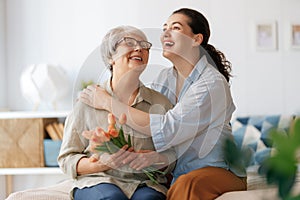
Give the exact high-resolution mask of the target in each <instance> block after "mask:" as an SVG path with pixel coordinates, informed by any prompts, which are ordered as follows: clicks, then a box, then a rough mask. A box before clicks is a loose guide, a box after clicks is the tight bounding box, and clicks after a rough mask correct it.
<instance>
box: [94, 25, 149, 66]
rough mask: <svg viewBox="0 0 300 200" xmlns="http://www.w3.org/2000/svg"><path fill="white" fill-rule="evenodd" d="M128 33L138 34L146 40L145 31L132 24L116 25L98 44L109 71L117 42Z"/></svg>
mask: <svg viewBox="0 0 300 200" xmlns="http://www.w3.org/2000/svg"><path fill="white" fill-rule="evenodd" d="M129 34H134V35H138V36H140V37H142V38H143V40H147V37H146V35H145V33H144V32H143V31H141V30H140V29H138V28H136V27H133V26H118V27H116V28H113V29H111V30H110V31H108V32H107V34H106V35H105V36H104V38H103V39H102V43H101V45H100V51H101V57H102V60H103V62H104V64H105V66H107V67H108V68H109V70H110V71H112V66H111V63H110V61H111V60H112V57H113V55H114V54H115V53H116V46H117V43H118V42H119V41H120V40H121V39H122V38H123V37H125V36H127V35H129Z"/></svg>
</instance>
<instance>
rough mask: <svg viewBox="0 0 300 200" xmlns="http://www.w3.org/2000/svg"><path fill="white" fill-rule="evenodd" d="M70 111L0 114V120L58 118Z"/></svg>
mask: <svg viewBox="0 0 300 200" xmlns="http://www.w3.org/2000/svg"><path fill="white" fill-rule="evenodd" d="M69 112H70V111H12V112H0V119H16V118H18V119H19V118H60V117H66V116H67V115H68V114H69Z"/></svg>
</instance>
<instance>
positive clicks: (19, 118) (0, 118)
mask: <svg viewBox="0 0 300 200" xmlns="http://www.w3.org/2000/svg"><path fill="white" fill-rule="evenodd" d="M67 114H68V112H5V113H0V157H1V160H0V168H24V167H44V166H45V158H44V139H45V137H46V132H45V126H46V125H47V124H49V123H52V122H55V121H58V120H60V119H64V118H65V117H66V116H67Z"/></svg>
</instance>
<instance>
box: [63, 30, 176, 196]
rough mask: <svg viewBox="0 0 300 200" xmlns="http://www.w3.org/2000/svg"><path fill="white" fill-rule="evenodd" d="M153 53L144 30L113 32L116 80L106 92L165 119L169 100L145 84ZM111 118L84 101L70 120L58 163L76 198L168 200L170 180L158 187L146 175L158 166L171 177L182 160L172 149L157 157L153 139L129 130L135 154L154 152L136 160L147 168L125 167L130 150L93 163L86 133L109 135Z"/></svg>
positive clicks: (109, 41)
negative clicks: (145, 170)
mask: <svg viewBox="0 0 300 200" xmlns="http://www.w3.org/2000/svg"><path fill="white" fill-rule="evenodd" d="M150 47H151V43H149V42H148V41H147V38H146V36H145V34H144V33H143V32H142V31H140V30H139V29H136V28H134V27H130V26H122V27H117V28H114V29H112V30H110V31H109V32H108V33H107V35H106V36H105V37H104V39H103V41H102V44H101V54H102V58H103V61H104V62H105V64H106V65H107V66H108V67H109V69H110V71H111V74H112V75H111V79H110V80H108V81H107V82H106V83H105V84H104V85H103V89H104V90H105V91H106V92H108V93H109V94H113V95H115V96H116V97H117V98H118V99H119V100H120V101H121V102H123V103H124V104H125V105H128V106H132V107H135V108H136V109H139V110H142V111H143V112H146V113H149V112H150V113H157V114H163V113H165V112H166V111H167V110H168V109H170V108H171V107H172V104H171V103H170V102H169V100H168V99H167V98H166V97H165V96H164V95H162V94H160V93H158V92H156V91H154V90H151V89H149V88H146V87H144V86H143V85H142V84H141V82H140V80H139V77H140V74H141V73H142V72H143V70H144V69H145V67H146V65H147V62H148V58H149V49H150ZM157 105H159V106H157ZM108 114H109V112H107V111H105V110H96V109H94V108H92V107H90V106H87V105H86V104H83V103H82V102H80V101H78V102H77V103H76V105H75V107H74V109H73V111H72V113H71V114H70V115H69V116H68V118H67V120H66V124H65V132H64V138H63V143H62V146H61V150H60V154H59V157H58V161H59V165H60V167H61V169H62V170H63V171H64V172H65V173H66V174H68V175H70V176H71V177H72V178H73V179H74V188H73V190H72V197H73V198H74V199H75V200H81V199H84V200H85V199H89V200H101V199H112V200H128V199H132V200H138V199H144V200H158V199H160V200H163V199H165V198H166V196H165V195H166V192H167V187H165V186H164V185H165V184H166V183H167V179H166V177H165V176H164V175H162V174H158V178H157V181H158V184H153V183H152V181H151V180H150V179H149V177H148V176H146V175H145V174H144V173H143V172H142V171H141V169H143V168H144V167H148V166H151V165H153V164H154V165H155V167H163V168H164V170H165V172H166V173H168V172H171V171H172V169H173V168H174V163H172V164H170V162H169V161H174V160H176V155H175V151H173V150H172V149H170V150H167V151H164V152H162V153H156V152H155V151H154V150H155V149H154V145H153V142H152V139H151V137H145V136H143V135H142V134H141V133H139V132H138V131H135V130H133V129H131V128H130V127H128V126H125V127H124V126H123V128H124V133H125V137H126V138H127V137H130V138H131V141H132V147H133V149H134V150H135V151H139V152H148V153H136V154H135V155H137V156H138V157H139V159H140V160H143V163H142V164H138V163H137V164H134V162H132V163H131V165H128V164H126V163H123V160H124V158H126V157H127V155H128V154H129V152H130V150H129V151H126V150H127V147H128V146H124V147H123V148H122V149H120V150H119V151H118V152H116V153H115V154H112V155H110V154H107V153H104V154H100V155H101V156H100V158H99V160H98V161H97V162H90V160H89V156H90V153H89V150H90V148H89V140H88V139H86V138H85V137H84V136H83V135H82V132H83V131H84V130H95V129H96V127H101V128H103V129H106V128H107V127H108V120H107V118H108ZM97 130H98V129H97ZM100 132H101V131H100ZM93 133H99V131H95V132H93ZM144 150H146V151H144ZM149 150H152V151H151V152H149ZM168 165H169V166H168ZM131 166H133V167H134V168H135V169H136V170H135V169H133V168H132V167H131Z"/></svg>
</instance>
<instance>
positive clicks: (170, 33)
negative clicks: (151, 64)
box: [160, 13, 201, 61]
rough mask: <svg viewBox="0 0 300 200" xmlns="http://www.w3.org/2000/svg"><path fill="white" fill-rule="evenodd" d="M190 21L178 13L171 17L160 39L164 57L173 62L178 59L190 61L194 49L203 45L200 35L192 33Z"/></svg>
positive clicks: (164, 26)
mask: <svg viewBox="0 0 300 200" xmlns="http://www.w3.org/2000/svg"><path fill="white" fill-rule="evenodd" d="M189 20H190V19H189V18H188V17H187V16H186V15H184V14H181V13H176V14H173V15H171V16H170V17H169V18H168V20H167V22H166V23H165V24H164V25H163V33H162V34H161V38H160V39H161V43H162V47H163V56H164V57H166V58H168V59H169V60H171V61H172V60H174V59H176V58H178V57H180V58H183V59H187V60H188V58H189V56H190V55H191V54H192V51H193V49H194V47H197V46H199V45H200V44H201V41H200V40H199V38H198V37H199V34H194V33H193V32H192V29H191V27H190V26H189V24H188V23H189ZM200 35H201V34H200Z"/></svg>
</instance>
